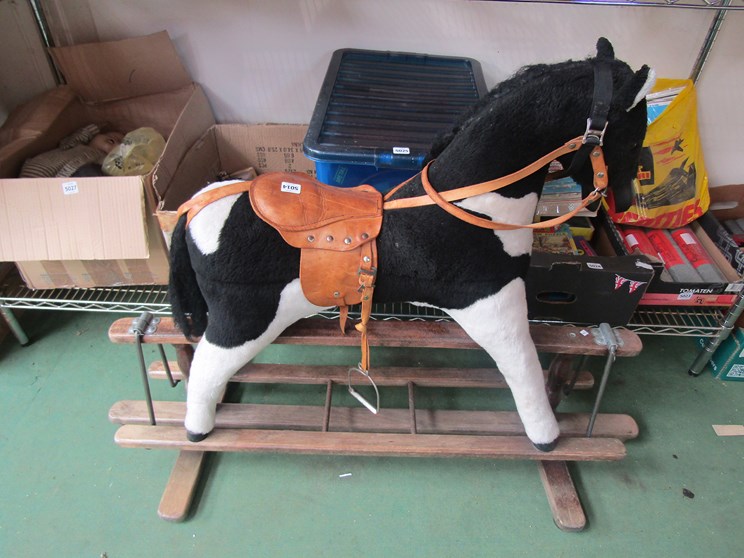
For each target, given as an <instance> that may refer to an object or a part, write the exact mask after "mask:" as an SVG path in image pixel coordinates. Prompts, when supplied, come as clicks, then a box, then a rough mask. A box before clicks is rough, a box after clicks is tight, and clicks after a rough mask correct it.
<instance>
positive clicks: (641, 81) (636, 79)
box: [617, 65, 656, 112]
mask: <svg viewBox="0 0 744 558" xmlns="http://www.w3.org/2000/svg"><path fill="white" fill-rule="evenodd" d="M655 82H656V72H655V71H654V69H653V68H649V67H648V66H646V65H644V66H642V67H641V69H640V70H638V71H637V72H636V73H635V74H633V77H632V78H631V79H630V80H629V81H628V83H626V84H625V85H623V86H622V88H621V89H620V91H619V92H618V93H617V99H618V104H620V106H623V107H625V111H626V112H630V110H632V109H633V108H635V106H636V105H637V104H638V103H640V102H641V101H642V100H643V99H645V98H646V95H648V94H649V92H650V91H651V88H652V87H653V86H654V83H655Z"/></svg>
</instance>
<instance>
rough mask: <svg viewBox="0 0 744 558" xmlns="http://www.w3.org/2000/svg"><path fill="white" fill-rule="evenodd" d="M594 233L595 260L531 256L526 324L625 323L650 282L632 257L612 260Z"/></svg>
mask: <svg viewBox="0 0 744 558" xmlns="http://www.w3.org/2000/svg"><path fill="white" fill-rule="evenodd" d="M601 232H602V231H597V232H596V233H595V236H596V237H597V238H596V239H595V247H596V248H597V252H598V253H599V254H600V255H598V256H585V255H582V256H573V255H568V254H548V253H540V252H533V254H532V260H531V261H530V268H529V271H528V272H527V308H528V314H529V318H530V319H533V320H544V321H564V322H571V323H580V324H599V323H602V322H606V323H608V324H610V325H611V326H623V325H625V324H627V323H628V322H629V321H630V318H631V317H632V315H633V312H635V309H636V307H637V306H638V303H639V301H640V299H641V297H642V296H643V294H644V293H645V292H646V289H647V287H648V285H649V283H650V281H651V279H652V277H653V274H654V272H653V269H652V268H651V266H649V265H648V263H647V262H646V261H645V260H644V259H642V258H638V257H636V256H621V257H618V256H616V255H615V254H614V252H612V250H611V248H610V247H609V243H608V242H607V241H606V239H604V238H602V235H601Z"/></svg>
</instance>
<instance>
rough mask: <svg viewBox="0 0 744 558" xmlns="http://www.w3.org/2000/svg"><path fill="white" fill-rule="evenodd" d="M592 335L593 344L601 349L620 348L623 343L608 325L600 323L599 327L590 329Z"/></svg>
mask: <svg viewBox="0 0 744 558" xmlns="http://www.w3.org/2000/svg"><path fill="white" fill-rule="evenodd" d="M591 332H592V335H593V336H594V343H595V344H597V345H602V346H603V347H609V348H612V346H613V345H614V346H615V348H617V347H622V346H623V345H624V344H625V342H624V341H623V340H622V339H620V338H619V337H618V336H617V335H615V331H614V330H613V329H612V327H611V326H610V324H607V323H602V324H599V327H593V328H592V329H591Z"/></svg>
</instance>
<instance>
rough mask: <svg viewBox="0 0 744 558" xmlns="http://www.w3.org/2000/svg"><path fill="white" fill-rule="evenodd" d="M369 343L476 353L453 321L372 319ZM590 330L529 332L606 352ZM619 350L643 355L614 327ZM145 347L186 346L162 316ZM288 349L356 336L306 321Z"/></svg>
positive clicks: (552, 344)
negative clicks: (294, 346)
mask: <svg viewBox="0 0 744 558" xmlns="http://www.w3.org/2000/svg"><path fill="white" fill-rule="evenodd" d="M131 325H132V320H131V319H128V318H121V319H119V320H116V321H115V322H114V323H113V324H112V325H111V327H110V328H109V339H110V340H111V341H112V342H113V343H133V342H134V340H135V338H134V334H133V333H132V332H130V331H129V328H130V326H131ZM369 330H370V332H369V343H370V345H371V346H376V347H418V348H424V349H430V348H448V349H480V348H481V347H480V346H479V345H478V344H477V343H475V341H473V340H472V339H470V337H468V335H467V334H466V333H465V331H464V330H463V329H462V328H461V327H460V326H459V325H457V324H456V323H455V322H399V321H374V322H372V323H371V325H370V327H369ZM590 331H591V330H590V328H583V327H579V326H558V325H555V326H553V325H546V324H531V325H530V334H531V335H532V340H533V341H534V343H535V346H536V347H537V350H538V351H541V352H546V353H561V354H570V355H589V356H591V355H596V356H602V355H606V354H607V347H606V346H604V345H601V344H599V343H595V342H594V337H593V335H592V333H591V332H590ZM614 331H615V335H616V336H617V337H618V340H619V343H620V344H619V346H618V350H617V356H619V357H626V356H627V357H630V356H636V355H638V354H639V353H640V352H641V349H642V346H643V345H642V344H641V340H640V338H639V337H638V335H636V334H635V333H634V332H632V331H630V330H627V329H621V328H618V329H615V330H614ZM142 341H143V343H163V344H185V343H189V340H188V339H186V338H185V337H184V336H183V334H182V333H181V332H180V331H179V330H178V329H177V328H176V327H175V324H174V323H173V320H172V319H171V318H162V319H161V321H160V323H159V324H158V326H157V331H155V332H154V333H152V334H146V335H145V336H144V337H143V338H142ZM274 343H276V344H289V345H334V346H357V345H359V333H358V332H357V331H356V330H355V329H354V328H353V327H347V332H346V334H342V333H341V331H340V329H339V327H338V323H337V322H336V321H335V320H327V319H324V318H306V319H304V320H300V321H298V322H297V323H295V324H293V325H291V326H290V327H288V328H287V329H286V330H285V331H284V332H283V333H282V334H281V335H280V336H279V337H278V338H277V339H276V340H275V341H274Z"/></svg>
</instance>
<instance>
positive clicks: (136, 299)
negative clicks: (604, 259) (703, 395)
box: [0, 278, 727, 337]
mask: <svg viewBox="0 0 744 558" xmlns="http://www.w3.org/2000/svg"><path fill="white" fill-rule="evenodd" d="M0 307H2V308H6V309H24V308H25V309H33V310H75V311H86V312H121V313H126V314H140V313H141V312H151V313H152V314H155V315H161V316H162V315H169V314H170V304H169V303H168V288H167V287H166V286H164V285H149V286H136V287H134V286H130V287H96V288H90V289H80V288H74V289H51V290H32V289H28V288H26V287H25V286H23V285H21V284H18V283H16V282H15V281H13V279H12V278H10V280H9V281H8V283H7V284H5V285H3V286H2V287H0ZM726 313H727V309H726V308H719V307H711V306H706V307H697V306H695V307H684V306H681V307H677V306H669V307H667V306H664V307H660V306H642V307H639V308H638V309H637V310H636V312H635V313H634V314H633V317H632V319H631V321H630V323H628V324H627V325H626V326H625V327H626V328H627V329H630V330H631V331H635V332H636V333H638V334H644V335H684V336H696V337H698V336H714V335H716V334H717V333H718V332H719V331H720V329H721V326H722V324H723V322H724V318H725V315H726ZM349 314H350V316H352V317H355V315H358V309H357V308H355V307H352V308H351V309H350V312H349ZM320 316H322V317H325V318H329V319H332V318H335V317H337V316H338V312H337V311H335V310H331V311H327V312H322V313H321V314H320ZM372 317H373V319H377V320H409V321H412V320H435V321H449V320H450V319H451V318H450V317H449V316H447V315H446V314H444V313H443V312H441V311H439V310H436V309H433V308H426V307H420V306H414V305H411V304H406V303H400V304H376V305H374V309H373V316H372ZM541 323H551V322H541ZM555 324H557V325H558V324H560V325H565V322H555ZM572 325H582V324H572Z"/></svg>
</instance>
